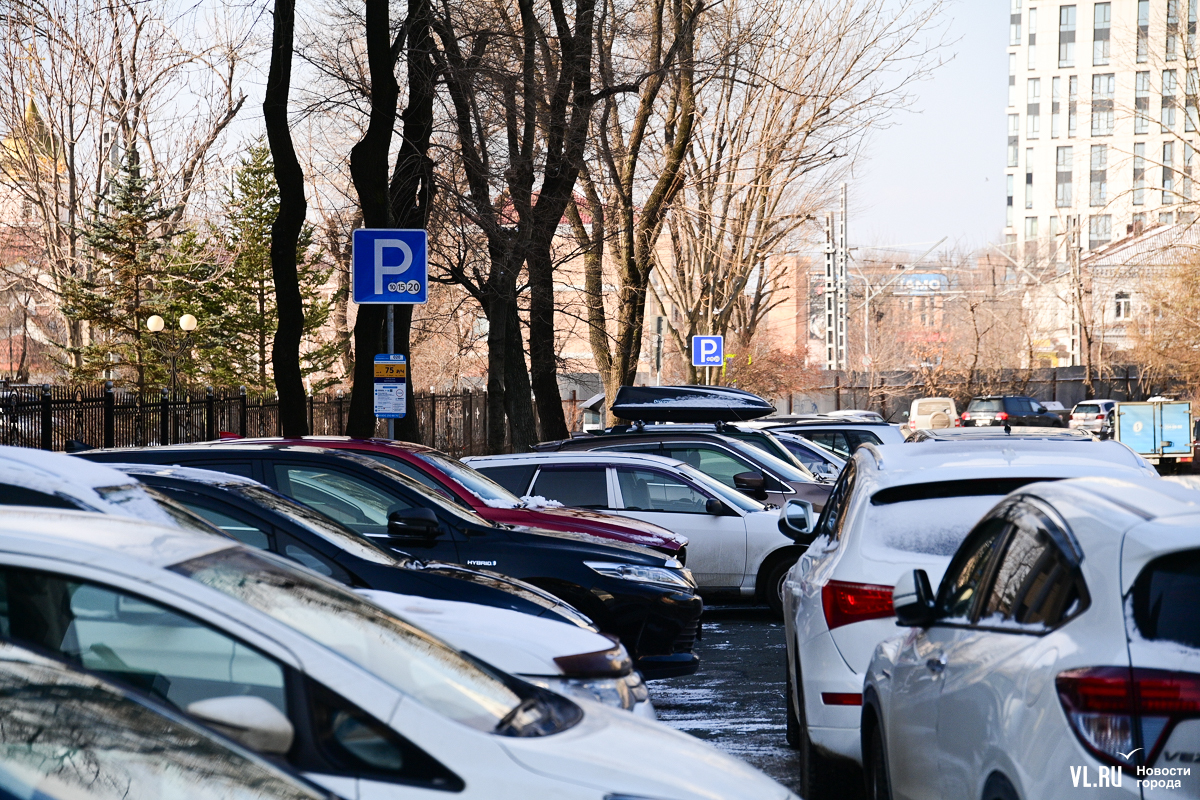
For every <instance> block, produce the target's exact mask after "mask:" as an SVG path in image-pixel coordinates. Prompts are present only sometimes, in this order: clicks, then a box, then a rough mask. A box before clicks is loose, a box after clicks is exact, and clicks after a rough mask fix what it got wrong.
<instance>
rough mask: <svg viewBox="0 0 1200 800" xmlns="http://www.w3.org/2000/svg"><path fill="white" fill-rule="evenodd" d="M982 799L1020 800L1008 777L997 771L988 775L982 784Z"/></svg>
mask: <svg viewBox="0 0 1200 800" xmlns="http://www.w3.org/2000/svg"><path fill="white" fill-rule="evenodd" d="M983 800H1021V798H1020V796H1019V795H1018V794H1017V790H1016V789H1014V788H1013V785H1012V784H1011V783H1009V782H1008V778H1006V777H1004V776H1003V775H1001V774H1000V773H998V772H993V773H992V774H991V775H989V776H988V779H987V783H985V784H984V786H983Z"/></svg>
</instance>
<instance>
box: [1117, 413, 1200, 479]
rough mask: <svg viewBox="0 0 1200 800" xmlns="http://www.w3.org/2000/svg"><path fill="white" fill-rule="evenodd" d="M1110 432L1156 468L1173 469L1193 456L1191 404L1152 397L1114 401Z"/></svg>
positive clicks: (1189, 460) (1164, 470) (1165, 470)
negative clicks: (1114, 407)
mask: <svg viewBox="0 0 1200 800" xmlns="http://www.w3.org/2000/svg"><path fill="white" fill-rule="evenodd" d="M1113 416H1114V417H1115V424H1114V426H1113V436H1114V438H1116V439H1117V440H1118V441H1120V442H1123V443H1125V444H1126V445H1128V446H1129V447H1130V448H1132V449H1133V450H1134V451H1136V452H1137V453H1140V454H1141V455H1143V456H1145V457H1146V459H1147V460H1148V461H1149V462H1150V463H1151V464H1154V465H1155V466H1157V467H1158V468H1159V470H1160V471H1163V472H1170V471H1176V470H1178V468H1179V465H1180V464H1186V463H1189V462H1191V460H1192V405H1191V403H1188V402H1186V401H1183V400H1169V399H1167V398H1160V397H1152V398H1150V399H1149V400H1147V401H1145V402H1142V403H1117V407H1116V411H1115V412H1114V414H1113Z"/></svg>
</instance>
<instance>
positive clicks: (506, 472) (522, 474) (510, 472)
mask: <svg viewBox="0 0 1200 800" xmlns="http://www.w3.org/2000/svg"><path fill="white" fill-rule="evenodd" d="M471 466H472V467H474V468H475V469H476V470H478V471H479V472H482V473H483V474H484V475H487V476H488V477H489V478H491V479H492V480H494V481H495V482H496V483H498V484H500V485H501V486H503V487H504V488H505V489H508V490H509V491H510V492H512V493H513V494H515V495H517V496H518V497H522V496H524V495H525V494H527V493H528V491H529V482H530V481H531V480H533V473H534V472H536V471H537V464H513V465H512V466H507V467H493V466H490V465H488V464H487V463H486V462H485V463H479V464H472V465H471Z"/></svg>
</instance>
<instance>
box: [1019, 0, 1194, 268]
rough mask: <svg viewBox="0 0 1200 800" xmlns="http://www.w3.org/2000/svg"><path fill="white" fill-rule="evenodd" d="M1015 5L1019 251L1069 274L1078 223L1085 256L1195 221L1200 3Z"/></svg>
mask: <svg viewBox="0 0 1200 800" xmlns="http://www.w3.org/2000/svg"><path fill="white" fill-rule="evenodd" d="M1009 2H1010V3H1011V16H1010V23H1009V40H1008V41H1009V48H1008V64H1009V76H1008V161H1007V165H1008V168H1007V171H1006V183H1007V193H1008V208H1007V219H1006V227H1005V232H1006V240H1007V241H1008V242H1009V243H1010V244H1011V245H1012V247H1011V248H1010V250H1011V253H1010V254H1011V255H1012V256H1013V257H1014V258H1016V259H1018V260H1020V261H1021V262H1022V263H1023V264H1024V265H1026V266H1030V267H1031V266H1033V265H1037V266H1039V267H1051V266H1053V265H1058V270H1057V271H1062V270H1064V269H1065V268H1066V265H1067V264H1068V263H1069V260H1070V250H1071V246H1072V245H1071V243H1070V242H1069V241H1068V239H1069V237H1068V236H1067V233H1068V230H1069V229H1070V227H1071V225H1073V224H1074V223H1075V221H1076V220H1077V222H1078V225H1079V230H1080V234H1081V235H1080V237H1079V241H1078V243H1077V244H1078V247H1079V248H1081V249H1082V250H1083V251H1087V250H1094V249H1097V248H1099V247H1102V246H1104V245H1105V244H1107V243H1109V242H1113V241H1116V240H1119V239H1122V238H1124V237H1125V236H1126V235H1128V234H1130V233H1134V232H1138V231H1140V230H1142V229H1145V228H1149V227H1152V226H1155V225H1159V224H1168V223H1174V222H1190V221H1191V220H1192V219H1193V218H1194V216H1195V214H1194V209H1195V208H1196V205H1195V199H1196V190H1195V187H1194V186H1193V180H1192V177H1193V175H1194V174H1195V172H1194V170H1196V169H1197V168H1198V167H1200V161H1197V158H1196V147H1197V146H1200V130H1198V129H1200V118H1198V115H1197V107H1196V99H1197V97H1196V96H1197V92H1198V89H1200V86H1198V84H1200V80H1198V78H1197V60H1196V50H1195V48H1196V16H1197V10H1198V7H1200V0H1106V1H1105V2H1046V0H1009Z"/></svg>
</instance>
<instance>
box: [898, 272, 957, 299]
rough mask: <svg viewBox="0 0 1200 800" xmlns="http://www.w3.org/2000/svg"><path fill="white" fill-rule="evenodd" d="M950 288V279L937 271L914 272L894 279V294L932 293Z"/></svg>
mask: <svg viewBox="0 0 1200 800" xmlns="http://www.w3.org/2000/svg"><path fill="white" fill-rule="evenodd" d="M949 288H950V279H949V278H947V277H946V276H945V275H942V274H941V273H938V272H915V273H913V274H911V275H905V276H904V277H902V278H900V279H899V280H898V281H896V294H934V293H936V292H944V291H946V290H947V289H949Z"/></svg>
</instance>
